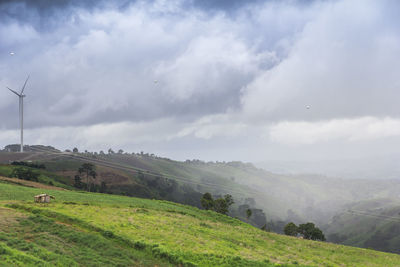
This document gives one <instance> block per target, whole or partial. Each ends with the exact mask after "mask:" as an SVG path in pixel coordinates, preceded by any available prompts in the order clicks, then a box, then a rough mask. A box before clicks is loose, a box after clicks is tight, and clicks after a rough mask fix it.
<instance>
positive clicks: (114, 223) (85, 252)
mask: <svg viewBox="0 0 400 267" xmlns="http://www.w3.org/2000/svg"><path fill="white" fill-rule="evenodd" d="M45 191H46V192H47V193H49V194H51V195H53V196H55V198H56V200H55V201H54V202H53V203H50V204H35V203H33V201H32V199H33V196H34V195H35V194H38V193H42V192H44V191H43V189H38V188H30V187H24V186H19V185H13V184H7V183H4V182H0V213H1V216H0V218H1V219H0V225H1V226H2V227H0V229H1V230H0V259H1V262H2V263H1V264H0V265H4V266H10V265H16V266H18V265H27V266H37V265H38V264H41V265H46V264H47V265H51V266H65V265H69V266H75V265H76V266H82V265H84V266H96V265H100V264H101V265H104V266H116V265H117V266H118V265H119V266H129V265H141V266H155V265H157V266H169V265H177V264H182V265H185V266H217V265H218V266H275V264H284V265H287V266H291V265H296V266H298V265H300V266H302V265H304V266H305V265H307V266H321V265H323V266H343V265H345V266H383V265H384V266H396V265H397V264H398V262H400V255H395V254H389V253H383V252H377V251H373V250H367V249H359V248H353V247H346V246H343V245H335V244H330V243H326V242H317V241H309V240H303V239H299V238H295V237H287V236H282V235H278V234H274V233H269V232H265V231H262V230H260V229H257V228H254V227H253V226H251V225H248V224H246V223H243V222H241V221H239V220H236V219H234V218H231V217H228V216H225V215H221V214H217V213H215V212H212V211H204V210H199V209H197V208H195V207H191V206H186V205H181V204H177V203H172V202H167V201H161V200H148V199H140V198H132V197H124V196H115V195H106V194H98V193H84V192H75V191H68V190H45Z"/></svg>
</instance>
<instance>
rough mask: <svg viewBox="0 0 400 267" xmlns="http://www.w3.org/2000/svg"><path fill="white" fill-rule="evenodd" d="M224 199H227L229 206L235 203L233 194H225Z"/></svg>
mask: <svg viewBox="0 0 400 267" xmlns="http://www.w3.org/2000/svg"><path fill="white" fill-rule="evenodd" d="M224 199H225V201H226V204H227V205H228V207H229V206H231V205H232V204H233V203H235V202H234V201H233V197H232V195H229V194H227V195H225V197H224Z"/></svg>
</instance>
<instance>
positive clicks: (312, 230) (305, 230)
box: [298, 222, 325, 241]
mask: <svg viewBox="0 0 400 267" xmlns="http://www.w3.org/2000/svg"><path fill="white" fill-rule="evenodd" d="M298 232H299V234H301V235H302V236H303V237H304V238H305V239H311V240H321V241H325V236H324V234H323V233H322V231H321V229H319V228H318V227H315V224H313V223H311V222H308V223H305V224H300V225H299V228H298Z"/></svg>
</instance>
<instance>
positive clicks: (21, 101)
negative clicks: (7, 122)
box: [7, 75, 29, 152]
mask: <svg viewBox="0 0 400 267" xmlns="http://www.w3.org/2000/svg"><path fill="white" fill-rule="evenodd" d="M28 80H29V75H28V78H26V80H25V83H24V86H22V89H21V93H19V94H18V93H17V92H15V91H14V90H13V89H11V88H10V87H7V88H8V90H10V91H11V92H13V93H14V94H16V95H17V96H18V98H19V125H20V126H21V149H20V152H24V97H25V95H24V90H25V86H26V83H27V82H28Z"/></svg>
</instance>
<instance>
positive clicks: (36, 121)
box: [0, 3, 304, 127]
mask: <svg viewBox="0 0 400 267" xmlns="http://www.w3.org/2000/svg"><path fill="white" fill-rule="evenodd" d="M160 8H161V9H162V10H164V9H165V7H159V6H158V5H156V4H149V5H146V4H143V3H142V4H138V5H132V6H130V7H129V8H128V9H126V10H124V11H121V10H119V9H107V10H97V11H94V12H87V11H84V10H76V13H75V16H76V17H77V19H76V20H75V21H74V22H73V23H65V24H62V25H60V26H59V27H58V28H57V29H55V30H53V31H51V32H45V33H43V32H40V31H39V30H36V29H35V28H33V27H31V26H30V25H29V24H26V23H25V24H24V23H21V24H15V23H13V22H7V23H2V24H1V27H2V28H3V29H4V30H3V31H0V35H2V36H0V37H1V39H3V37H6V36H7V35H10V34H11V35H12V36H13V38H14V39H15V40H12V41H10V43H9V44H8V45H6V46H3V47H1V51H2V53H1V54H2V55H1V56H0V58H1V59H2V61H1V62H2V64H0V69H1V70H2V73H1V74H0V82H1V84H2V85H7V86H18V84H19V82H20V81H21V80H23V79H24V77H25V76H26V75H27V74H28V73H31V75H32V78H31V81H30V83H29V87H28V89H27V94H28V97H27V98H26V103H27V105H26V106H27V107H26V110H27V114H26V116H27V120H26V122H27V127H33V126H35V127H41V126H51V125H84V124H93V123H100V122H115V121H126V120H132V121H140V120H150V119H157V118H160V117H168V116H169V117H180V118H181V119H182V120H193V119H196V118H198V117H200V116H203V115H207V114H214V113H223V112H225V111H226V110H232V109H233V110H235V109H238V108H239V107H240V97H241V89H242V88H243V87H244V86H245V85H246V84H247V83H249V82H250V81H251V80H252V79H253V78H254V77H255V76H256V75H257V73H258V72H259V71H260V70H263V69H268V68H271V67H272V66H274V65H275V64H277V63H278V62H279V58H277V53H276V52H275V51H274V49H273V48H272V49H271V50H269V48H268V47H266V48H265V49H262V47H260V45H263V44H262V40H264V39H268V37H269V35H261V36H260V35H259V34H257V33H256V31H255V30H254V29H253V25H251V24H246V23H247V20H246V18H245V17H238V18H235V19H232V18H228V17H224V16H219V15H210V14H207V13H204V12H200V13H198V12H192V11H186V10H185V9H184V8H183V7H182V6H179V5H178V7H177V8H175V12H177V13H179V14H180V16H179V17H177V16H176V15H175V14H170V15H168V14H166V15H163V16H158V15H157V14H158V13H157V12H158V11H159V10H160ZM271 9H274V7H270V6H266V7H265V10H266V12H267V14H271ZM281 10H282V9H281ZM252 12H255V13H257V12H258V13H257V16H256V18H255V19H256V20H257V19H259V18H260V16H261V17H262V16H263V14H262V13H260V11H259V9H258V8H257V9H254V10H253V11H252ZM275 16H278V15H275ZM296 19H297V18H296ZM288 20H290V21H292V18H288ZM301 22H302V23H304V19H301ZM257 27H258V28H260V30H262V31H263V32H264V33H267V32H268V30H266V29H261V25H259V26H257ZM246 29H252V30H253V31H254V33H253V34H254V35H253V36H252V35H251V34H250V35H248V36H247V37H248V38H243V37H242V34H243V32H246V31H247V30H246ZM271 31H273V32H274V35H275V33H276V32H277V31H276V29H274V30H271ZM285 31H286V29H283V30H282V33H280V38H278V39H277V40H276V41H275V42H279V40H280V39H281V38H283V37H282V36H284V35H285ZM25 32H29V33H30V34H29V35H26V34H25ZM269 42H271V41H269ZM260 43H261V44H260ZM13 48H14V49H15V52H16V54H15V55H14V56H12V57H10V55H9V53H8V51H11V49H13ZM154 80H158V83H157V84H155V83H154ZM0 94H1V95H6V94H7V92H6V91H2V92H0ZM6 97H7V102H4V103H2V102H0V110H1V111H2V112H3V114H4V113H10V112H9V111H11V110H14V109H15V103H12V100H11V98H10V96H6ZM2 123H3V125H4V126H3V127H5V125H13V126H14V127H16V126H17V125H16V123H15V121H14V119H12V118H11V117H9V116H7V117H6V118H4V120H3V122H2Z"/></svg>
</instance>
